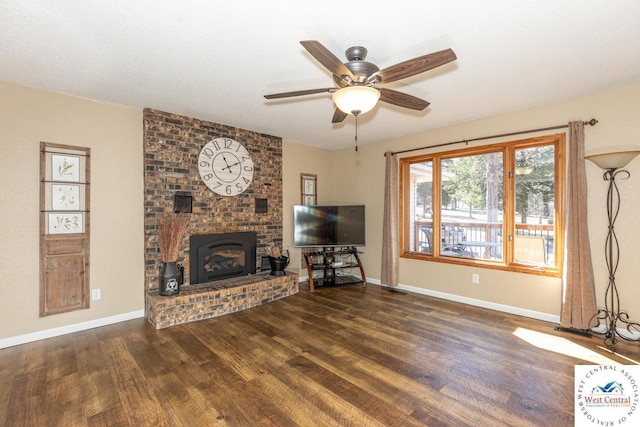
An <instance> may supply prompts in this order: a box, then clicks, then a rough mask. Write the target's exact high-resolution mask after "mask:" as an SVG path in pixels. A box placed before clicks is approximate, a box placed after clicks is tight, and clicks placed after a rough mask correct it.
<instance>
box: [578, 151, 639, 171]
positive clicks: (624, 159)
mask: <svg viewBox="0 0 640 427" xmlns="http://www.w3.org/2000/svg"><path fill="white" fill-rule="evenodd" d="M638 154H640V149H632V150H626V151H616V152H613V153H602V154H591V155H587V156H584V158H585V159H587V160H590V161H592V162H593V163H595V164H596V165H597V166H598V167H600V168H601V169H605V170H609V169H620V168H623V167H625V166H626V165H627V163H629V162H630V161H631V160H632V159H633V158H634V157H636V156H637V155H638Z"/></svg>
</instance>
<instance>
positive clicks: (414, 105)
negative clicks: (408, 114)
mask: <svg viewBox="0 0 640 427" xmlns="http://www.w3.org/2000/svg"><path fill="white" fill-rule="evenodd" d="M378 90H379V91H380V101H382V102H386V103H389V104H393V105H397V106H398V107H403V108H410V109H412V110H418V111H422V110H424V109H425V108H427V107H428V106H429V104H430V103H429V102H427V101H425V100H423V99H420V98H416V97H415V96H413V95H409V94H406V93H402V92H398V91H397V90H392V89H383V88H380V89H378Z"/></svg>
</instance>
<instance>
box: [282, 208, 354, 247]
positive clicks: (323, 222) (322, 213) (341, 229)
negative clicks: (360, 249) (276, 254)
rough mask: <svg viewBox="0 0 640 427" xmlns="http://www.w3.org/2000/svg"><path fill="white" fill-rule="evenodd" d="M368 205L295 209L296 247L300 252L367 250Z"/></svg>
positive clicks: (294, 240) (294, 236) (294, 234)
mask: <svg viewBox="0 0 640 427" xmlns="http://www.w3.org/2000/svg"><path fill="white" fill-rule="evenodd" d="M364 235H365V217H364V205H336V206H302V205H296V206H294V207H293V245H294V246H295V247H297V248H305V247H329V246H364V245H365V240H364Z"/></svg>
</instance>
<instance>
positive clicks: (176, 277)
mask: <svg viewBox="0 0 640 427" xmlns="http://www.w3.org/2000/svg"><path fill="white" fill-rule="evenodd" d="M178 292H180V269H179V268H178V266H177V264H176V263H175V262H165V263H163V264H162V268H161V269H160V295H162V296H171V295H176V294H177V293H178Z"/></svg>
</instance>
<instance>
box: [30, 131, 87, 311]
mask: <svg viewBox="0 0 640 427" xmlns="http://www.w3.org/2000/svg"><path fill="white" fill-rule="evenodd" d="M90 159H91V150H90V149H89V148H86V147H76V146H71V145H63V144H56V143H51V142H41V143H40V316H41V317H42V316H49V315H52V314H58V313H65V312H69V311H73V310H80V309H87V308H89V307H90V295H89V294H90V283H89V278H90V274H89V259H90V256H89V248H90V244H89V229H90V227H89V202H90V197H89V196H90V191H89V187H90V182H89V175H90Z"/></svg>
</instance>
